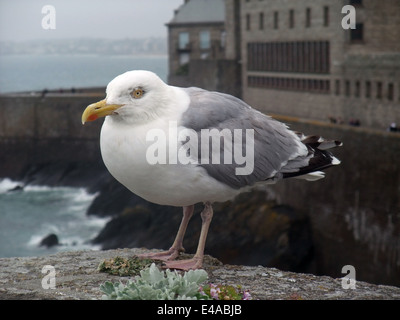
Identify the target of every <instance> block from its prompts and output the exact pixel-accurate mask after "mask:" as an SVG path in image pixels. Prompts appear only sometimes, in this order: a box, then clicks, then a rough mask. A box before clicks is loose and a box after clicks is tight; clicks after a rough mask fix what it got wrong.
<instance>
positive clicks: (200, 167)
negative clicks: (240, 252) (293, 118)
mask: <svg viewBox="0 0 400 320" xmlns="http://www.w3.org/2000/svg"><path fill="white" fill-rule="evenodd" d="M102 117H105V119H104V122H103V125H102V128H101V133H100V149H101V155H102V158H103V161H104V164H105V166H106V167H107V169H108V171H109V172H110V173H111V175H112V176H113V177H114V178H115V179H116V180H118V181H119V182H120V183H121V184H123V185H124V186H125V187H126V188H128V189H129V190H130V191H131V192H133V193H135V194H136V195H138V196H140V197H142V198H144V199H145V200H147V201H150V202H153V203H157V204H160V205H169V206H178V207H183V217H182V221H181V224H180V226H179V229H178V232H177V235H176V238H175V240H174V242H173V244H172V246H171V247H170V249H169V250H167V251H162V252H156V253H147V254H143V255H141V256H142V257H147V258H152V259H159V260H163V261H164V267H166V268H170V269H181V270H190V269H198V268H201V267H202V265H203V258H204V249H205V244H206V238H207V233H208V229H209V226H210V223H211V220H212V217H213V209H212V204H213V203H214V202H224V201H228V200H231V199H233V198H234V197H235V196H237V195H238V194H240V193H242V192H249V191H251V190H252V189H253V188H255V187H259V186H263V185H267V184H274V183H276V182H278V181H280V180H282V179H287V178H299V179H305V180H308V181H315V180H319V179H321V178H323V177H324V173H323V172H322V171H321V170H324V169H326V168H328V167H331V166H333V165H338V164H339V163H340V161H339V160H338V159H337V158H336V157H334V156H333V155H332V154H331V153H330V152H329V151H328V150H329V149H331V148H334V147H338V146H341V145H342V143H341V142H340V141H336V140H326V139H324V138H322V137H320V136H317V135H312V136H305V135H304V134H302V133H300V132H295V131H292V130H290V129H289V128H288V126H287V125H286V124H284V123H282V122H279V121H277V120H275V119H273V118H271V117H270V116H267V115H265V114H263V113H261V112H259V111H257V110H256V109H254V108H252V107H250V106H249V105H248V104H246V103H245V102H244V101H242V100H241V99H238V98H236V97H234V96H231V95H228V94H224V93H219V92H212V91H207V90H204V89H200V88H195V87H191V88H181V87H176V86H170V85H168V84H166V83H165V82H164V81H162V80H161V79H160V78H159V77H158V76H157V75H156V74H155V73H153V72H150V71H144V70H134V71H128V72H125V73H123V74H121V75H119V76H117V77H116V78H114V79H113V80H112V81H111V82H110V83H109V84H108V85H107V89H106V97H105V99H104V100H101V101H99V102H97V103H93V104H91V105H89V106H88V107H87V108H86V109H85V110H84V112H83V114H82V124H85V123H86V122H89V121H95V120H96V119H98V118H102ZM197 203H203V204H204V209H203V211H202V212H201V214H200V216H201V220H202V225H201V232H200V237H199V242H198V247H197V250H196V253H195V255H194V256H193V257H192V258H191V259H184V260H179V259H178V260H177V258H178V257H179V254H180V252H183V251H184V248H183V238H184V235H185V232H186V228H187V226H188V223H189V220H190V218H191V217H192V215H193V211H194V205H195V204H197Z"/></svg>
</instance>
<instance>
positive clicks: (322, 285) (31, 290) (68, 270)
mask: <svg viewBox="0 0 400 320" xmlns="http://www.w3.org/2000/svg"><path fill="white" fill-rule="evenodd" d="M144 251H145V250H144V249H118V250H106V251H74V252H62V253H58V254H55V255H48V256H44V257H29V258H2V259H0V299H56V300H75V299H78V300H81V299H100V298H101V296H102V292H101V291H100V289H99V286H100V284H102V283H103V282H104V281H112V282H116V281H119V280H122V281H124V280H125V279H126V278H121V277H118V276H112V275H109V274H106V273H101V272H99V271H98V270H97V268H98V265H99V263H100V262H102V261H103V260H105V259H110V258H113V257H116V256H120V257H131V256H133V255H135V254H139V253H142V252H144ZM46 265H51V266H53V267H54V268H55V271H56V286H55V289H51V288H50V289H43V288H42V279H43V277H45V276H46V275H47V274H46V273H42V268H43V267H44V266H46ZM204 268H205V270H206V271H207V272H208V274H209V280H210V282H212V283H221V284H231V285H239V284H240V285H242V287H243V288H244V289H246V290H250V293H251V294H252V296H253V298H255V299H261V300H264V299H289V300H290V299H296V300H297V299H323V300H326V299H329V300H332V299H400V288H398V287H391V286H381V285H373V284H369V283H366V282H359V281H358V282H357V283H356V289H354V290H353V289H347V290H345V289H343V288H342V286H341V279H333V278H330V277H326V276H324V277H318V276H314V275H310V274H300V273H293V272H285V271H280V270H278V269H274V268H265V267H261V266H258V267H249V266H235V265H222V264H221V263H220V262H219V261H218V260H216V259H214V258H211V257H209V256H207V257H206V259H205V266H204Z"/></svg>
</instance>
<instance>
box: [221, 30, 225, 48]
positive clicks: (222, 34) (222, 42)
mask: <svg viewBox="0 0 400 320" xmlns="http://www.w3.org/2000/svg"><path fill="white" fill-rule="evenodd" d="M225 45H226V31H221V48H225Z"/></svg>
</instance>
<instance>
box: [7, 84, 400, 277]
mask: <svg viewBox="0 0 400 320" xmlns="http://www.w3.org/2000/svg"><path fill="white" fill-rule="evenodd" d="M103 97H104V91H102V90H96V91H86V92H80V93H48V94H46V95H44V96H42V95H41V94H36V95H31V94H15V95H2V96H0V148H1V149H0V150H1V152H0V163H1V166H0V177H10V178H14V179H21V178H23V179H25V181H28V182H30V179H31V181H33V182H36V183H47V184H51V185H79V186H89V187H95V186H96V184H97V183H98V182H99V181H100V180H101V179H109V176H108V175H107V172H106V171H105V168H104V165H103V164H102V160H101V156H100V151H99V141H98V139H99V130H100V126H101V121H96V122H93V123H89V124H86V125H85V126H82V124H81V122H80V118H81V113H82V111H83V110H84V108H85V107H86V106H87V105H88V104H90V103H92V102H94V101H98V100H100V99H102V98H103ZM276 117H277V118H278V119H279V120H282V121H284V122H286V123H289V124H290V126H291V128H292V129H294V130H298V131H302V132H304V133H306V134H320V135H323V136H324V137H326V138H334V139H338V140H341V141H343V142H344V146H343V147H342V148H340V149H337V150H335V155H337V156H338V158H340V159H341V160H342V164H341V165H340V166H338V167H335V168H332V169H329V170H327V175H326V178H325V179H323V180H320V181H317V182H313V183H308V182H305V181H297V180H295V179H293V180H288V181H283V182H280V183H279V184H277V185H275V186H271V187H269V188H268V192H269V197H270V198H271V197H272V198H274V199H276V201H277V202H278V203H280V204H284V205H290V206H292V207H294V208H295V209H296V210H299V211H301V212H304V214H305V215H307V217H308V219H309V221H310V227H311V233H312V241H313V249H312V251H313V252H312V254H313V257H312V261H311V263H310V266H309V267H308V269H307V270H309V271H311V272H314V273H316V274H326V275H331V276H334V277H341V276H343V274H341V269H342V267H343V266H344V265H353V266H354V267H355V269H356V272H357V273H356V275H357V279H360V280H365V281H370V282H374V283H382V284H392V285H400V276H399V275H400V167H399V165H398V163H399V161H398V159H400V134H399V133H389V132H383V131H382V132H381V131H376V130H369V129H365V128H356V127H350V126H342V125H333V124H328V123H323V122H315V121H306V120H302V119H296V118H289V117H279V116H276ZM44 168H45V170H44V172H46V173H45V174H42V175H39V176H38V175H37V174H36V173H37V172H40V171H43V169H44ZM145 223H147V222H145ZM175 227H176V226H175ZM171 228H172V229H174V227H173V226H171ZM174 232H175V229H174V230H172V233H174ZM132 236H133V235H132ZM249 236H250V237H251V234H250V235H249ZM219 241H221V239H219ZM242 264H245V261H243V262H242Z"/></svg>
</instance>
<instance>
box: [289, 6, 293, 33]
mask: <svg viewBox="0 0 400 320" xmlns="http://www.w3.org/2000/svg"><path fill="white" fill-rule="evenodd" d="M289 28H291V29H292V28H294V10H293V9H291V10H289Z"/></svg>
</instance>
